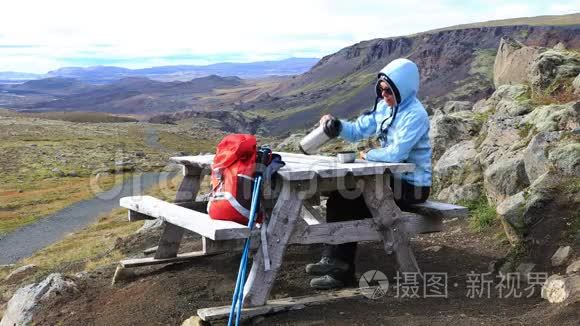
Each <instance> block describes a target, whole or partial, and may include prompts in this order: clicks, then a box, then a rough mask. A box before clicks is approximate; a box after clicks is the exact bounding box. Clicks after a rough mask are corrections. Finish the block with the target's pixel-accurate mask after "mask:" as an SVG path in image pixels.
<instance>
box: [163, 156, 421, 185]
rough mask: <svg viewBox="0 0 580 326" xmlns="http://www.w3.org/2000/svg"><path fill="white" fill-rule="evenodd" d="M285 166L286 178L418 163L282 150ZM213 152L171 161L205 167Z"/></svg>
mask: <svg viewBox="0 0 580 326" xmlns="http://www.w3.org/2000/svg"><path fill="white" fill-rule="evenodd" d="M279 154H281V155H282V160H284V161H285V162H286V166H284V167H283V168H281V169H280V170H279V171H278V174H279V175H280V176H281V177H282V178H283V179H286V180H290V181H292V180H310V179H313V178H316V177H321V178H337V177H342V176H345V175H346V174H349V173H351V174H353V175H355V176H367V175H376V174H383V173H384V172H385V171H386V170H389V171H390V172H391V173H402V172H411V171H414V170H415V165H414V164H411V163H385V162H371V161H365V160H357V161H356V162H355V163H338V162H336V160H335V159H334V158H333V157H326V156H319V155H313V156H308V155H302V154H295V153H284V152H282V153H279ZM213 157H214V155H200V156H183V157H172V158H171V161H173V162H175V163H179V164H183V165H188V166H192V167H198V168H202V169H207V168H210V166H211V164H212V161H213Z"/></svg>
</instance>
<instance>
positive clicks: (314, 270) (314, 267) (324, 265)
mask: <svg viewBox="0 0 580 326" xmlns="http://www.w3.org/2000/svg"><path fill="white" fill-rule="evenodd" d="M349 270H350V266H349V265H348V264H347V263H345V262H343V261H342V260H340V259H336V258H331V257H322V259H320V261H319V262H318V263H314V264H308V265H306V273H308V274H310V275H315V276H323V275H328V274H335V275H336V274H344V273H347V272H348V271H349Z"/></svg>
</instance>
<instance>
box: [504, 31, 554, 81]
mask: <svg viewBox="0 0 580 326" xmlns="http://www.w3.org/2000/svg"><path fill="white" fill-rule="evenodd" d="M543 51H545V49H543V48H540V47H532V46H525V45H524V44H522V43H520V42H518V41H516V40H514V39H512V38H510V37H503V38H502V39H501V41H500V43H499V48H498V51H497V55H496V56H495V62H494V65H493V84H494V85H495V88H498V87H499V86H501V85H506V84H523V83H524V82H525V81H526V80H527V78H528V69H529V67H530V66H531V65H532V63H533V61H534V59H535V58H536V56H537V55H538V54H540V53H541V52H543Z"/></svg>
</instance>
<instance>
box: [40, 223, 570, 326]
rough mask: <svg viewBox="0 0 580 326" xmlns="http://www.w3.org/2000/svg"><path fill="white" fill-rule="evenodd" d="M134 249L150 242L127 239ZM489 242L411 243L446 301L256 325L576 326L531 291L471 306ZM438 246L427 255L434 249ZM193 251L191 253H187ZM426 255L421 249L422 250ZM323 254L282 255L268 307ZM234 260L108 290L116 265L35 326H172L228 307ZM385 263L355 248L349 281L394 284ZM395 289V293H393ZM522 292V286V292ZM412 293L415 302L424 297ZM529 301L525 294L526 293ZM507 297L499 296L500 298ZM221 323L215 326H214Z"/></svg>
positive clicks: (374, 252) (300, 287) (389, 298)
mask: <svg viewBox="0 0 580 326" xmlns="http://www.w3.org/2000/svg"><path fill="white" fill-rule="evenodd" d="M128 243H131V246H133V249H141V248H145V247H147V246H148V245H150V243H144V242H143V241H141V240H136V239H133V240H130V241H129V242H128ZM490 243H497V241H493V239H492V236H491V235H489V236H484V235H481V234H473V233H471V232H470V231H468V230H467V226H466V222H463V221H455V222H452V223H448V224H447V225H446V232H442V233H439V234H432V235H424V236H421V237H419V238H417V239H416V240H415V241H414V247H415V250H416V253H417V258H418V262H419V264H420V266H421V267H422V269H423V271H424V272H431V273H433V272H443V273H447V275H448V282H447V283H448V295H447V297H446V298H422V297H419V298H408V297H405V298H404V297H403V296H402V295H400V296H399V297H396V290H395V289H394V288H392V287H391V288H390V289H389V291H388V292H387V294H386V295H385V296H384V297H381V298H379V299H375V300H371V299H367V298H359V299H352V300H343V301H339V302H336V303H332V304H326V305H322V306H318V307H308V308H306V309H304V310H300V311H293V312H286V313H280V314H276V315H272V316H267V317H265V318H264V319H263V320H262V321H263V322H262V324H264V325H397V324H403V325H482V324H485V325H488V324H492V325H559V326H562V325H576V323H577V321H578V320H579V319H580V313H579V311H580V310H579V309H578V308H580V306H579V305H575V306H568V307H564V308H562V307H559V306H551V305H549V304H548V303H546V302H545V301H543V300H542V299H540V298H539V288H536V289H535V293H534V294H533V295H532V296H531V297H530V298H526V297H525V295H524V296H523V297H521V298H514V297H510V298H499V296H500V294H499V293H498V292H499V291H498V289H497V288H496V286H497V284H498V282H496V281H494V283H493V285H492V287H491V291H490V293H489V294H490V298H487V296H484V297H482V298H479V297H477V296H476V297H475V298H469V297H467V295H468V291H469V290H468V283H469V282H468V279H467V274H469V273H471V272H476V273H483V272H487V270H488V264H489V263H490V262H492V261H493V260H494V259H497V258H498V257H502V256H503V255H504V254H505V252H506V250H507V247H506V246H505V245H499V244H498V245H490ZM434 245H439V246H442V248H441V250H439V251H437V252H434V251H432V248H430V247H432V246H434ZM190 248H191V247H190ZM427 248H429V249H427ZM320 251H321V247H320V246H319V245H314V246H295V247H291V248H290V250H289V252H288V253H287V255H286V258H285V263H284V266H283V272H282V273H281V275H279V277H278V279H277V281H276V285H275V287H274V290H273V293H272V295H271V297H272V298H280V297H287V296H298V295H310V294H312V293H314V292H316V291H313V290H311V289H310V288H309V287H308V281H309V279H310V278H309V276H308V275H306V274H305V272H304V265H305V264H307V263H309V262H312V261H315V260H318V258H319V254H320ZM238 261H239V255H236V254H228V255H221V256H214V257H205V258H200V259H198V260H197V261H195V262H190V263H184V264H176V265H169V266H165V267H148V268H140V269H136V270H135V271H136V272H137V273H138V274H137V276H136V278H135V279H134V280H132V281H131V282H128V283H122V284H120V285H117V286H115V287H111V285H110V280H111V277H112V273H113V271H114V266H110V267H107V268H105V269H102V270H100V271H99V272H97V273H94V274H91V276H90V277H89V278H86V279H84V280H83V281H82V282H81V284H80V290H81V291H80V292H79V293H77V294H75V295H73V296H71V297H66V298H63V299H62V300H60V301H57V302H53V303H52V304H51V305H50V306H47V307H44V308H43V309H42V311H41V312H40V314H39V315H37V318H36V320H35V322H37V323H38V324H57V323H59V324H61V325H161V324H162V325H180V324H181V322H182V321H183V320H185V319H187V318H189V317H190V316H192V315H195V314H196V310H197V309H198V308H204V307H211V306H219V305H226V304H229V301H230V300H231V295H232V289H233V286H234V281H235V273H236V271H237V266H238ZM393 264H394V261H393V259H392V257H387V256H386V255H385V253H384V252H383V250H382V248H381V245H380V244H378V243H365V244H362V245H361V246H360V251H359V255H358V262H357V273H358V274H359V275H360V274H362V273H364V272H365V271H367V270H372V269H374V270H380V271H382V272H384V273H385V274H386V275H387V276H388V278H389V280H390V281H391V282H393V281H394V277H395V276H396V273H395V269H394V268H393ZM400 289H403V288H400ZM520 290H521V291H523V290H524V285H522V286H521V288H520ZM421 291H422V290H421V289H420V292H419V293H420V294H421V295H420V296H422V293H421ZM525 294H526V295H527V294H528V293H527V292H525ZM502 296H503V297H505V296H506V295H505V290H504V294H503V295H502ZM219 324H220V323H218V325H219Z"/></svg>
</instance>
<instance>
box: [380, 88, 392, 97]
mask: <svg viewBox="0 0 580 326" xmlns="http://www.w3.org/2000/svg"><path fill="white" fill-rule="evenodd" d="M378 91H379V92H380V93H381V95H382V94H383V92H385V93H387V95H390V96H393V90H392V89H391V88H390V87H387V88H382V87H380V86H379V87H378Z"/></svg>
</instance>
